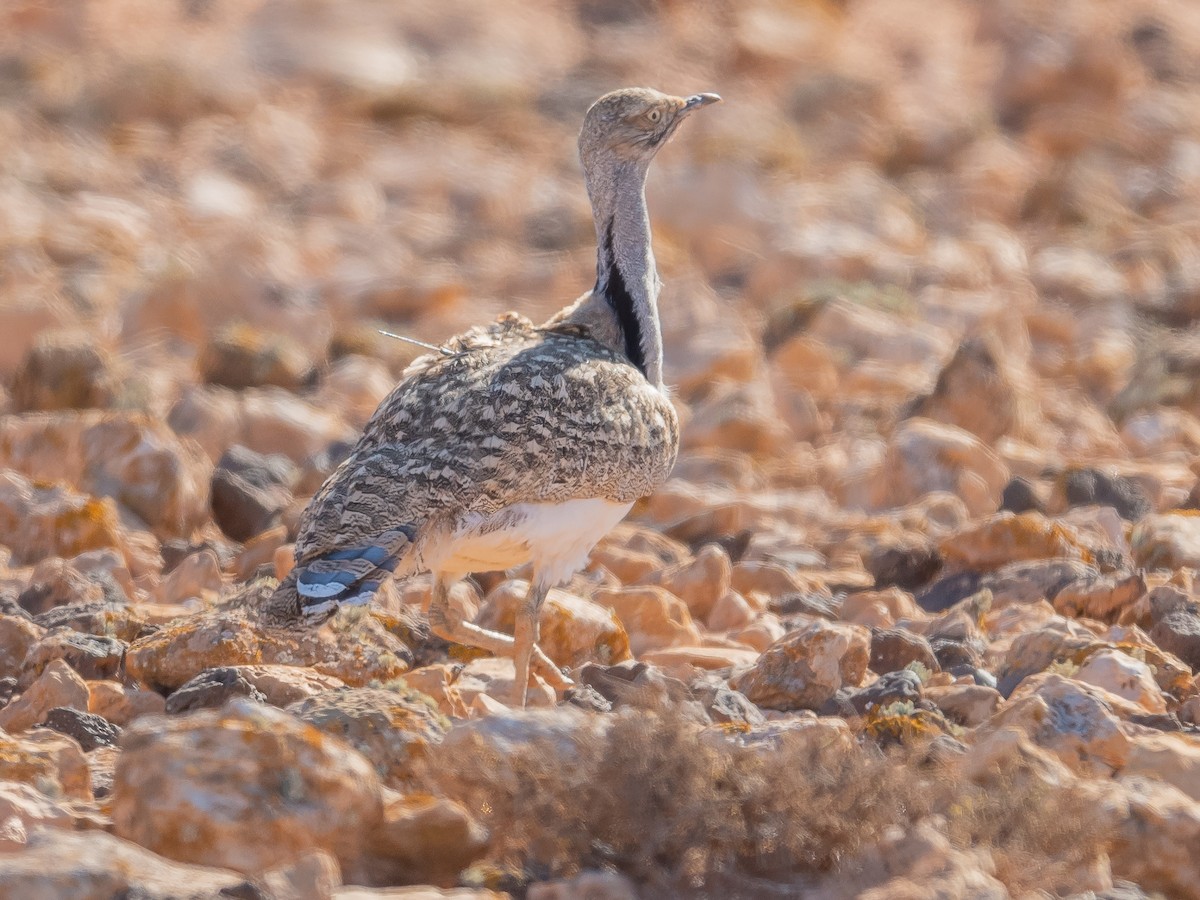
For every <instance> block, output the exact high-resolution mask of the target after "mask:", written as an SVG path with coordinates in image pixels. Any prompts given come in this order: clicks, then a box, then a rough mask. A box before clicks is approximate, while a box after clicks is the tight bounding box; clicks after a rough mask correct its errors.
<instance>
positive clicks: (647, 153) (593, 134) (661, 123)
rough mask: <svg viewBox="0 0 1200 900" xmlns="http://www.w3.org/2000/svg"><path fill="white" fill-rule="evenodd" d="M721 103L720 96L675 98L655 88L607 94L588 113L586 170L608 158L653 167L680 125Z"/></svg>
mask: <svg viewBox="0 0 1200 900" xmlns="http://www.w3.org/2000/svg"><path fill="white" fill-rule="evenodd" d="M720 99H721V98H720V97H718V96H717V95H716V94H693V95H692V96H690V97H672V96H671V95H670V94H664V93H661V92H659V91H656V90H652V89H651V88H622V89H621V90H619V91H613V92H611V93H609V94H605V95H604V96H603V97H601V98H600V99H599V100H597V101H596V102H595V103H593V104H592V106H591V108H590V109H589V110H588V111H587V116H585V117H584V120H583V129H582V130H581V131H580V132H579V157H580V159H581V160H582V161H583V165H584V168H585V169H589V170H590V169H592V168H594V167H596V166H597V165H598V164H600V163H601V162H602V161H603V160H604V159H605V158H607V159H610V160H613V161H620V162H633V163H641V164H642V165H647V164H649V162H650V160H651V159H653V158H654V154H655V153H657V152H658V150H659V148H660V147H662V145H663V144H665V143H666V142H667V139H668V138H669V137H670V136H671V135H672V134H674V133H675V129H676V128H678V127H679V123H680V122H682V121H683V120H684V119H686V118H687V117H688V116H689V115H691V114H692V113H693V112H695V111H696V110H697V109H699V108H700V107H702V106H708V105H709V104H710V103H717V102H719V101H720Z"/></svg>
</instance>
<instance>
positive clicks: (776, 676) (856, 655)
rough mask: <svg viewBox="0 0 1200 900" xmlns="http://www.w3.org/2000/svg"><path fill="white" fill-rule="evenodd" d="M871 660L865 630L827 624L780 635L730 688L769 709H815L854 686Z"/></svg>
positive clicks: (815, 622)
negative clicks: (846, 688) (843, 690)
mask: <svg viewBox="0 0 1200 900" xmlns="http://www.w3.org/2000/svg"><path fill="white" fill-rule="evenodd" d="M869 659H870V638H869V636H868V632H867V631H866V629H864V628H860V627H857V626H853V625H841V624H836V623H831V622H822V621H820V620H818V621H814V622H813V623H812V624H810V625H808V626H806V627H804V628H801V629H799V630H798V631H795V632H792V633H791V634H787V635H784V636H783V637H782V638H780V639H779V640H778V641H776V642H775V643H774V644H772V645H771V646H770V647H768V648H767V649H766V650H765V651H763V653H762V656H761V657H759V659H758V660H757V661H756V662H755V664H754V665H753V666H752V667H751V668H750V669H748V670H747V671H746V672H744V673H743V674H741V675H740V676H738V677H737V678H735V679H733V681H732V682H731V683H730V684H731V686H732V687H733V688H734V689H735V690H738V691H740V692H741V693H743V694H745V695H746V696H747V697H748V698H749V699H750V700H751V702H753V703H755V704H756V705H758V706H762V707H767V708H769V709H781V710H789V709H817V708H820V707H821V706H823V705H824V704H825V703H826V702H827V701H828V700H830V699H831V698H832V697H833V695H834V694H835V693H837V691H838V690H839V689H841V688H842V687H855V686H857V685H858V684H859V683H860V682H861V681H862V678H863V675H864V674H865V673H866V670H867V664H868V662H869Z"/></svg>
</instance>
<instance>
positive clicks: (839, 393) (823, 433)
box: [0, 0, 1200, 550]
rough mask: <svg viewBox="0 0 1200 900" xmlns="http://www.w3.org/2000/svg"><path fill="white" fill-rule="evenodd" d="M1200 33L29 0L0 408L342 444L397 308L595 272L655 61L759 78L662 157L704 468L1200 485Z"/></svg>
mask: <svg viewBox="0 0 1200 900" xmlns="http://www.w3.org/2000/svg"><path fill="white" fill-rule="evenodd" d="M1198 60H1200V7H1198V6H1197V5H1196V4H1194V3H1192V2H1190V0H1063V2H1055V3H1052V4H1051V3H1045V2H1042V0H989V2H986V3H984V2H978V0H845V2H835V0H811V2H802V0H795V2H771V0H737V2H732V0H730V2H705V3H700V2H683V0H671V2H659V3H654V2H649V0H574V2H564V3H551V2H536V0H531V2H517V0H497V2H490V3H470V2H465V0H450V2H447V0H437V2H432V0H431V2H425V0H406V2H403V3H399V2H393V0H343V2H318V0H297V2H280V0H277V2H269V0H268V2H262V0H179V2H162V0H87V2H85V0H58V2H53V3H49V2H45V0H8V2H6V3H4V4H3V5H2V6H0V147H3V153H2V154H0V334H2V335H3V341H2V343H0V383H2V384H3V386H4V388H3V393H2V396H0V408H3V409H5V410H8V411H13V412H23V411H30V410H52V409H64V408H71V407H109V408H117V409H123V410H135V411H144V412H146V413H148V414H149V416H150V417H151V419H154V420H162V421H165V422H166V423H168V424H169V426H170V428H171V429H172V430H173V431H174V432H176V433H177V434H181V435H186V436H189V437H192V438H195V439H196V440H197V441H198V442H199V443H200V445H201V446H202V447H203V449H204V452H205V455H206V456H207V457H208V463H209V464H211V463H213V462H216V461H217V460H219V459H220V458H221V456H222V454H223V453H224V452H225V451H226V450H227V449H228V448H229V447H230V446H231V445H233V444H242V445H245V446H247V447H249V448H251V449H253V450H255V451H259V452H262V453H282V454H285V455H286V456H288V457H290V458H291V460H292V461H293V462H295V463H297V464H302V463H304V462H305V461H306V460H311V459H313V458H314V456H316V455H319V454H321V453H322V452H329V448H330V446H331V445H332V446H334V447H335V448H336V447H337V446H342V447H344V443H343V444H339V442H344V441H347V440H350V439H352V438H353V436H354V434H355V431H356V429H357V428H358V427H360V426H361V424H362V422H363V421H365V418H366V417H367V415H369V413H370V412H371V411H372V409H373V408H374V406H375V405H376V403H377V402H378V401H379V399H381V398H382V396H384V394H385V393H386V392H387V391H388V390H389V389H390V387H391V386H392V384H393V383H394V380H395V377H396V375H397V374H398V373H399V371H400V370H401V369H402V368H403V366H404V364H405V363H406V362H407V361H408V360H409V359H410V358H411V357H412V356H413V355H414V348H412V347H410V346H408V345H405V344H403V343H400V342H397V341H392V340H389V339H387V338H383V337H380V336H379V335H378V334H377V333H376V329H377V328H380V327H385V328H389V329H391V330H394V331H398V332H401V333H404V334H407V335H411V336H414V337H417V338H422V339H425V340H431V341H440V340H443V339H445V338H446V337H448V336H450V335H452V334H454V333H456V332H457V331H459V330H461V329H463V328H465V327H467V326H468V325H470V324H474V323H478V322H481V321H486V320H488V319H490V318H491V317H492V316H493V315H495V314H496V313H499V312H502V311H504V310H508V309H516V310H519V311H520V312H522V313H525V314H527V315H529V316H530V317H532V318H535V319H538V318H540V317H545V316H547V315H549V314H550V313H551V312H553V311H554V310H556V309H557V308H559V307H561V306H562V305H564V304H566V303H567V302H569V301H570V300H572V299H573V298H574V297H576V296H577V295H578V294H580V293H581V292H583V291H584V290H586V289H587V288H589V287H590V286H591V283H592V280H593V277H594V255H593V253H594V250H593V234H592V226H591V219H590V214H589V209H588V205H587V200H586V195H585V193H584V190H583V185H582V181H581V172H580V168H579V164H578V160H577V157H576V153H575V137H576V133H577V130H578V127H579V124H580V122H581V119H582V116H583V113H584V111H585V110H586V108H587V106H588V105H589V103H590V102H591V101H592V100H593V99H594V98H595V97H597V96H599V95H600V94H602V93H604V92H606V91H608V90H611V89H613V88H616V87H621V86H627V85H649V86H653V87H657V88H659V89H662V90H664V91H668V92H672V93H690V92H695V91H717V92H719V93H721V94H722V96H723V97H724V98H725V100H726V102H725V103H724V104H723V105H721V106H719V107H714V108H713V109H711V110H706V111H705V113H704V115H702V116H697V117H695V118H694V119H693V120H692V121H690V122H689V123H688V125H687V127H686V128H685V129H682V130H681V132H680V133H679V134H678V135H677V137H676V138H675V139H674V141H673V143H672V145H671V146H670V147H668V148H667V149H666V150H665V151H664V152H663V153H662V154H660V156H659V159H658V161H657V162H656V163H655V166H654V168H653V170H652V173H651V178H650V185H649V198H650V206H651V214H652V218H653V225H654V235H655V247H656V252H657V254H658V257H659V266H660V269H661V271H662V275H663V278H664V281H665V283H666V286H665V289H664V294H663V299H662V315H663V319H664V330H665V334H666V345H667V348H666V349H667V356H668V380H669V381H670V383H671V384H672V385H673V386H674V387H675V388H676V390H677V397H678V399H679V402H680V406H681V409H682V410H683V415H684V417H685V420H686V422H687V425H686V429H685V434H684V443H685V448H686V450H687V452H686V453H685V454H684V457H683V459H682V462H681V469H680V473H681V476H682V477H684V478H692V479H693V480H696V481H698V482H704V481H711V482H713V483H714V484H716V485H718V486H720V485H721V484H724V485H725V486H726V487H728V486H731V485H732V486H735V487H736V486H739V485H740V486H742V487H744V486H746V485H747V484H752V485H755V486H758V487H766V488H771V489H779V490H784V489H787V490H791V489H801V490H804V489H815V490H817V491H818V492H819V493H820V495H821V496H822V498H824V499H823V500H822V502H825V499H827V500H829V501H830V502H832V504H833V505H834V506H837V507H841V508H846V509H851V510H877V509H882V508H890V507H896V506H901V505H903V504H905V503H909V502H912V501H913V500H915V499H917V498H919V497H921V496H923V495H925V494H926V493H927V492H929V491H931V490H934V491H948V492H949V493H952V494H954V495H956V496H957V497H958V498H959V500H961V502H962V504H963V507H964V509H965V512H966V513H967V514H969V515H972V516H974V515H980V514H984V513H986V512H990V511H993V510H995V509H996V508H997V506H998V505H999V504H1000V503H1001V502H1002V499H1003V498H1002V494H1003V490H1004V487H1005V485H1006V484H1008V483H1009V480H1010V478H1011V477H1012V476H1014V475H1025V476H1028V477H1029V478H1030V479H1033V480H1036V478H1037V477H1040V476H1041V475H1043V474H1044V473H1045V472H1047V471H1048V470H1051V469H1053V467H1054V466H1061V465H1063V464H1067V463H1076V462H1081V461H1088V460H1105V461H1107V462H1109V463H1110V464H1113V465H1116V466H1117V467H1118V468H1119V469H1120V470H1121V471H1122V472H1124V473H1126V474H1128V475H1129V476H1130V477H1133V478H1134V479H1136V480H1137V481H1138V483H1139V484H1140V485H1141V487H1142V488H1143V489H1144V490H1145V492H1146V493H1147V494H1148V495H1149V497H1150V499H1151V502H1152V504H1153V505H1155V506H1157V507H1171V506H1178V505H1180V504H1185V503H1187V502H1188V495H1189V491H1190V489H1191V486H1192V483H1193V482H1194V480H1195V476H1194V474H1193V473H1192V471H1191V469H1190V467H1189V459H1190V455H1191V454H1193V453H1194V452H1195V451H1196V450H1197V449H1198V448H1200V420H1198V419H1197V414H1200V395H1198V394H1197V390H1196V379H1197V376H1198V375H1200V342H1198V341H1197V340H1195V339H1194V337H1195V335H1194V334H1193V332H1192V323H1193V319H1194V317H1195V315H1196V313H1197V312H1198V311H1200V228H1198V223H1197V210H1198V209H1200V206H1198V205H1197V200H1198V199H1200V62H1198ZM917 417H919V418H920V421H922V422H926V421H928V420H933V421H934V422H938V421H940V422H943V423H947V424H949V425H953V426H956V429H961V431H959V430H951V431H943V432H938V433H937V435H935V437H936V438H937V439H936V440H934V438H931V437H930V436H929V433H925V434H924V436H923V437H922V435H917V437H916V438H914V437H912V436H911V435H909V438H907V440H908V443H905V442H904V441H901V440H899V439H898V437H897V435H898V433H899V431H898V430H899V429H904V428H905V423H906V422H911V421H912V420H914V418H917ZM911 430H912V429H910V431H911ZM905 434H908V432H905ZM947 435H949V436H948V437H947ZM917 438H921V440H924V441H925V443H924V444H922V445H921V449H920V452H919V453H916V451H911V446H910V445H911V444H912V441H913V440H917ZM931 440H933V441H934V445H936V446H933V449H930V443H929V442H930V441H931ZM939 442H940V443H939ZM918 443H919V441H918ZM42 446H48V445H45V444H43V445H42ZM910 451H911V452H910ZM343 452H344V450H343ZM906 454H907V455H906ZM913 454H916V455H913ZM335 455H336V453H335ZM930 460H936V461H940V464H939V465H934V464H932V463H931V462H930ZM6 464H7V465H9V466H15V467H17V468H20V469H24V470H25V471H26V472H27V473H31V474H33V475H37V474H39V472H40V471H41V469H40V468H39V465H41V463H39V462H38V461H37V460H36V459H32V456H31V457H30V458H29V459H24V460H23V461H21V460H18V461H16V462H14V460H13V459H8V460H7V462H6ZM328 467H329V460H328V459H326V460H325V461H324V462H323V463H321V464H319V465H317V466H316V469H317V470H318V471H317V474H316V475H314V476H313V478H310V479H309V482H308V483H307V486H303V485H302V486H301V487H299V488H297V493H298V495H304V494H305V493H306V491H307V492H308V493H311V490H313V489H315V486H316V484H319V482H320V477H319V476H320V475H321V474H322V473H323V472H326V471H328ZM906 467H907V468H906ZM197 477H198V478H199V480H201V481H203V480H204V479H205V478H206V477H207V475H205V474H204V473H200V474H199V475H198V476H197ZM1034 487H1035V488H1037V485H1036V484H1035V485H1034ZM89 489H90V490H98V492H100V493H107V494H112V493H114V491H113V490H109V489H105V488H104V487H103V486H102V485H101V486H100V487H99V488H96V487H95V485H93V486H91V488H89ZM1043 493H1044V492H1043ZM300 499H301V500H302V499H303V496H301V497H300ZM1010 499H1011V498H1010ZM1042 499H1045V498H1044V497H1042ZM1014 502H1016V503H1017V505H1018V506H1019V505H1021V504H1022V503H1024V504H1026V505H1028V504H1034V505H1036V504H1037V503H1039V502H1041V500H1039V496H1038V495H1037V490H1034V491H1032V493H1031V494H1030V495H1029V496H1027V497H1025V498H1024V500H1021V499H1020V498H1018V499H1017V501H1014ZM138 509H139V506H138V504H137V503H134V502H126V501H122V507H121V513H122V516H124V517H125V518H126V520H127V521H133V522H134V523H135V524H137V517H138V516H139V515H140V517H141V519H142V520H143V521H142V523H141V524H143V525H145V524H148V525H149V526H150V527H151V529H152V530H153V531H155V532H156V533H158V534H159V536H160V537H162V536H164V535H169V534H171V533H175V534H186V533H188V529H189V527H191V526H195V525H197V524H199V523H202V522H203V521H204V520H205V519H206V514H205V512H204V511H203V510H201V509H200V508H199V507H197V508H196V509H195V510H193V512H187V511H186V510H185V511H182V512H181V511H179V510H171V511H169V512H162V511H157V512H155V511H143V512H142V513H138ZM131 513H132V514H133V516H134V518H133V519H130V514H131ZM664 515H665V514H664ZM233 530H235V531H239V532H247V533H246V534H239V535H238V536H239V537H240V538H242V539H244V538H245V537H246V536H249V534H248V532H252V531H253V529H252V528H250V527H249V526H246V527H242V528H234V529H233ZM226 531H227V532H229V531H230V529H229V528H226ZM58 549H59V550H62V549H63V548H58ZM68 549H69V548H68Z"/></svg>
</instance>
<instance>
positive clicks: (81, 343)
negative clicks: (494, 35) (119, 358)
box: [12, 331, 117, 412]
mask: <svg viewBox="0 0 1200 900" xmlns="http://www.w3.org/2000/svg"><path fill="white" fill-rule="evenodd" d="M116 388H117V385H116V379H115V377H114V373H113V364H112V359H111V357H110V356H109V354H108V353H107V352H106V351H105V350H104V349H103V348H102V347H100V346H99V345H98V344H97V343H96V341H95V340H94V339H93V338H91V337H89V336H88V335H86V334H82V333H77V332H66V331H51V332H48V333H45V334H42V335H39V336H38V338H37V339H36V340H35V341H34V344H33V346H32V347H31V348H30V349H29V353H28V354H27V355H26V356H25V359H24V361H22V363H21V365H20V367H19V368H18V369H17V372H16V375H15V376H14V378H13V383H12V398H13V405H14V406H15V408H16V410H17V411H18V412H28V411H31V410H56V409H84V408H87V407H104V406H108V405H109V404H111V403H112V401H113V399H114V398H115V395H116Z"/></svg>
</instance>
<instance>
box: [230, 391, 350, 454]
mask: <svg viewBox="0 0 1200 900" xmlns="http://www.w3.org/2000/svg"><path fill="white" fill-rule="evenodd" d="M238 420H239V422H240V424H241V429H240V431H239V434H238V437H237V440H236V441H233V442H231V443H240V444H243V445H244V446H246V447H248V448H250V449H251V450H254V451H255V452H257V453H262V454H266V455H270V454H273V453H282V454H283V455H284V456H286V457H288V458H289V459H290V460H292V462H294V463H297V464H299V463H302V462H304V460H306V459H308V458H309V457H311V456H313V455H315V454H317V453H320V452H321V451H322V450H324V449H325V448H327V447H328V446H329V445H330V444H334V443H336V442H338V441H346V440H350V441H353V440H354V438H355V437H357V434H356V432H355V431H354V430H353V429H351V428H350V427H349V426H348V425H347V424H346V423H345V421H344V420H343V419H342V417H341V414H340V413H339V412H338V411H337V410H327V409H323V408H321V407H318V406H316V405H314V404H312V403H310V402H308V401H306V400H303V399H301V398H300V397H297V396H296V395H295V394H292V393H289V392H288V391H285V390H283V389H282V388H276V387H267V388H260V389H252V390H248V391H246V392H245V394H244V395H243V396H242V397H241V400H240V403H239V406H238Z"/></svg>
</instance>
